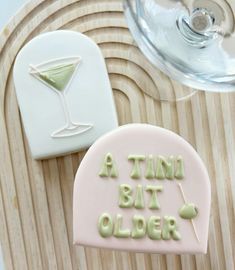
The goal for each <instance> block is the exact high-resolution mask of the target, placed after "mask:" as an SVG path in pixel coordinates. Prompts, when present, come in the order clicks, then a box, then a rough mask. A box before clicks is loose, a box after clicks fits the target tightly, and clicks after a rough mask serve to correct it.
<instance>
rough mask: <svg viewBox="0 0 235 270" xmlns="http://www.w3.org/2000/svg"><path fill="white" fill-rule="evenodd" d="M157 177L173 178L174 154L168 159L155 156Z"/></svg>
mask: <svg viewBox="0 0 235 270" xmlns="http://www.w3.org/2000/svg"><path fill="white" fill-rule="evenodd" d="M156 178H157V179H166V178H167V179H174V156H170V157H169V158H168V159H167V158H165V157H163V156H158V157H157V169H156Z"/></svg>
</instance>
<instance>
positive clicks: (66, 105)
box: [58, 91, 73, 127]
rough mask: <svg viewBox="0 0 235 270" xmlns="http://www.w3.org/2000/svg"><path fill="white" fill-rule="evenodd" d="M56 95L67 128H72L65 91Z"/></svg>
mask: <svg viewBox="0 0 235 270" xmlns="http://www.w3.org/2000/svg"><path fill="white" fill-rule="evenodd" d="M58 93H59V96H60V101H61V104H62V106H63V111H64V115H65V119H66V123H67V126H68V127H69V126H73V122H72V119H71V115H70V112H69V106H68V103H67V100H66V96H65V91H62V92H58Z"/></svg>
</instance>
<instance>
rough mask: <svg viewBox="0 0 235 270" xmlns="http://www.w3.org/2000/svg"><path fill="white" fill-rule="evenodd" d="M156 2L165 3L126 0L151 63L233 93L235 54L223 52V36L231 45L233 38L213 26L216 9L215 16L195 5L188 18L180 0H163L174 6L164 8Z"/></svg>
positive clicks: (190, 82)
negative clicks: (233, 55)
mask: <svg viewBox="0 0 235 270" xmlns="http://www.w3.org/2000/svg"><path fill="white" fill-rule="evenodd" d="M158 2H161V3H163V2H164V1H160V0H158V1H156V0H148V1H141V0H139V1H138V0H137V1H131V0H126V1H124V9H125V14H126V17H127V22H128V26H129V28H130V31H131V32H132V35H133V37H134V38H135V41H136V42H137V44H138V46H139V48H140V49H141V51H142V52H143V53H144V55H145V56H146V57H147V58H148V59H149V60H150V62H151V63H152V64H154V66H156V67H157V68H159V69H160V70H161V71H163V72H164V73H166V74H167V75H169V76H170V77H171V78H173V79H175V80H177V81H179V82H181V83H183V84H185V85H187V86H190V87H192V88H194V89H200V90H207V91H216V92H218V91H219V92H223V91H224V92H229V91H235V57H234V58H232V57H231V55H230V54H228V52H227V51H226V50H225V38H226V37H227V40H226V42H228V41H229V42H230V43H229V45H231V42H232V41H231V37H232V36H231V35H230V34H228V33H227V34H225V33H223V34H222V32H221V31H222V30H223V29H222V28H221V27H217V26H216V25H215V23H217V24H218V22H219V17H218V14H219V13H218V11H217V13H216V14H217V15H216V16H217V17H214V16H213V15H214V14H213V13H212V12H210V11H209V9H208V8H194V9H193V12H192V13H191V15H190V16H189V9H188V8H187V6H186V5H185V4H184V5H183V4H182V5H181V4H179V2H181V1H177V2H176V1H170V0H167V1H165V2H171V3H172V5H174V6H173V8H172V7H171V8H169V7H167V8H166V7H165V8H163V7H162V6H160V4H158ZM182 2H183V1H182ZM197 2H199V1H197ZM201 2H202V1H201ZM207 2H208V1H207V0H205V1H204V2H202V3H203V5H205V3H207ZM133 3H134V4H133ZM176 3H177V4H176ZM207 4H208V3H207ZM161 5H163V4H161ZM165 5H167V4H165ZM185 6H186V7H185ZM221 16H222V15H221ZM233 42H235V39H234V40H233ZM233 44H235V43H233ZM227 45H228V44H227ZM234 51H235V50H234ZM191 94H192V93H189V96H190V95H191ZM186 97H187V95H186ZM180 98H182V97H180Z"/></svg>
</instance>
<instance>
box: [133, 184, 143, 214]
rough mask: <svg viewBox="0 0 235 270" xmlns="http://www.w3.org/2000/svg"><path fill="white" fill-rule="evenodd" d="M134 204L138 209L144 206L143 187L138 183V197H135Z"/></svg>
mask: <svg viewBox="0 0 235 270" xmlns="http://www.w3.org/2000/svg"><path fill="white" fill-rule="evenodd" d="M134 206H135V208H136V209H143V208H144V192H143V187H142V186H141V185H138V186H137V187H136V197H135V203H134Z"/></svg>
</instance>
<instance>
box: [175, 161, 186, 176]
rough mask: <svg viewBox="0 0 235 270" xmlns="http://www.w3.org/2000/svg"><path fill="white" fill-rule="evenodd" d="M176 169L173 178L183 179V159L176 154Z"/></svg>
mask: <svg viewBox="0 0 235 270" xmlns="http://www.w3.org/2000/svg"><path fill="white" fill-rule="evenodd" d="M175 163H176V165H175V166H176V170H175V178H176V179H183V178H184V161H183V158H182V157H181V156H178V157H177V159H176V161H175Z"/></svg>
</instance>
